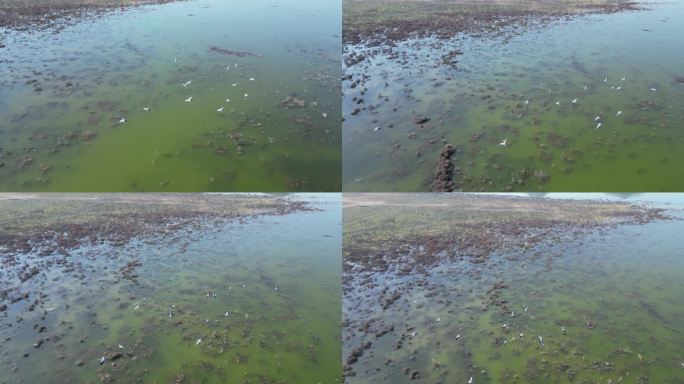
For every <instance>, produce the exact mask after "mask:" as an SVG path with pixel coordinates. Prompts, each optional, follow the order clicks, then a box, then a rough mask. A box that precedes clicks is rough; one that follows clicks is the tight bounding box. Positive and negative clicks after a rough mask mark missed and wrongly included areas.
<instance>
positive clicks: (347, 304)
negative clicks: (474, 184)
mask: <svg viewBox="0 0 684 384" xmlns="http://www.w3.org/2000/svg"><path fill="white" fill-rule="evenodd" d="M421 195H424V194H404V196H400V195H395V194H349V195H347V196H345V197H344V207H345V215H344V220H345V225H344V228H345V233H344V235H343V238H344V242H343V261H344V262H343V268H344V270H343V303H344V304H343V306H344V308H345V312H344V313H345V319H344V323H343V346H344V347H343V358H344V359H345V366H344V375H345V381H346V382H356V381H355V380H354V379H353V378H354V377H355V376H361V377H365V376H364V375H376V374H377V375H382V377H384V380H385V381H387V380H389V381H397V380H399V381H401V382H403V381H406V382H409V381H413V380H419V381H425V382H433V381H431V379H429V378H434V377H435V376H437V377H439V380H440V381H438V382H450V381H449V380H450V378H451V380H453V376H450V375H452V374H453V371H454V369H456V370H457V371H458V368H457V367H456V368H455V367H453V366H452V367H449V365H448V364H445V362H440V361H436V360H434V359H433V362H432V369H431V372H426V371H425V366H424V364H425V363H424V362H420V359H418V358H417V355H418V351H419V350H420V348H421V347H420V345H421V342H420V341H415V340H414V338H415V337H416V334H417V333H421V332H422V334H424V335H425V334H427V333H428V332H433V331H434V330H436V329H438V328H436V327H437V326H438V324H439V321H440V318H439V317H432V316H429V315H426V316H423V317H425V318H426V320H425V321H424V322H423V323H421V325H420V326H418V327H417V326H416V324H415V323H414V322H411V321H409V319H412V318H413V317H414V316H418V313H415V312H414V311H415V308H416V307H415V306H416V305H417V308H422V306H423V305H425V303H427V302H430V303H432V304H431V305H432V306H434V307H436V308H438V309H439V310H440V311H442V313H444V311H446V312H448V313H453V316H457V314H458V313H459V312H461V311H463V310H472V311H474V312H479V313H485V312H489V311H491V312H492V315H491V316H493V317H495V318H499V317H500V318H502V319H506V318H510V317H511V316H513V315H512V314H513V313H514V312H515V311H517V309H514V308H510V307H509V303H508V299H507V297H506V295H505V292H506V290H507V289H508V287H509V285H510V284H515V282H510V281H504V280H500V279H498V278H491V279H489V280H488V279H487V276H488V275H489V274H493V271H495V270H497V269H499V268H506V269H508V268H516V267H514V266H517V267H521V268H523V269H525V270H527V268H528V267H529V269H530V270H535V271H537V270H538V272H535V273H547V272H550V271H551V269H552V268H553V265H554V260H555V259H556V258H557V257H559V256H560V252H561V251H560V250H561V249H563V247H564V246H569V245H570V244H577V242H580V243H581V242H582V240H583V239H585V238H586V237H587V236H589V235H591V234H599V235H600V234H602V233H606V232H607V231H611V230H612V229H614V228H616V227H618V226H622V225H641V224H647V223H651V222H654V221H658V220H669V219H671V218H670V217H669V216H668V215H667V214H666V213H665V211H664V210H662V209H658V208H652V207H647V206H643V205H635V204H630V203H620V202H618V203H615V202H607V201H573V200H552V199H545V198H537V197H534V198H528V197H525V198H517V197H502V196H487V195H484V196H482V195H480V196H476V195H460V196H459V197H458V198H455V197H454V196H453V195H450V194H432V195H431V196H429V197H423V198H419V197H421ZM566 244H567V245H566ZM530 273H532V272H530ZM450 281H451V282H453V281H459V282H462V283H463V284H465V286H466V288H460V289H457V288H454V287H453V286H452V285H453V284H452V285H450V284H451V283H449V282H450ZM468 286H470V288H467V287H468ZM454 291H457V292H461V293H459V294H458V295H456V297H460V296H461V295H462V296H463V298H464V300H465V298H467V297H478V298H480V300H481V304H480V306H481V307H480V308H470V309H468V308H461V307H459V306H458V305H459V304H458V303H453V302H452V300H454V293H453V292H454ZM416 299H419V300H424V302H422V301H419V303H418V304H416V301H415V300H416ZM466 302H467V301H464V303H463V304H462V305H465V303H466ZM411 303H413V304H411ZM455 305H456V306H455ZM412 308H414V309H412ZM433 309H434V308H433ZM425 310H426V311H427V310H428V309H427V308H425ZM420 317H421V316H418V318H420ZM502 321H505V320H502ZM587 324H589V325H587ZM587 324H584V326H585V328H591V327H593V323H591V322H589V323H587ZM431 330H432V331H431ZM464 331H465V330H464ZM504 331H505V329H504ZM448 336H449V338H450V340H449V342H448V344H450V345H460V344H461V342H462V341H460V340H459V339H460V337H461V335H460V334H457V333H456V332H454V333H453V334H451V333H450V334H449V335H448ZM494 336H496V338H495V337H494ZM505 340H506V339H505V337H503V336H500V335H493V336H492V343H493V344H494V345H502V344H504V343H505ZM376 346H377V347H376ZM376 348H379V349H378V350H376ZM386 348H390V350H394V351H396V352H394V353H392V354H393V356H392V357H388V358H387V359H385V360H386V361H385V367H384V368H382V369H380V368H379V367H378V366H377V365H374V364H377V363H378V362H379V360H377V357H378V356H383V355H384V354H385V353H384V352H381V351H383V350H384V349H386ZM404 350H407V351H406V352H402V351H404ZM395 353H396V355H395ZM398 356H404V357H403V358H399V357H398ZM453 358H454V359H463V360H464V361H468V362H469V363H468V365H469V368H468V371H470V372H471V373H468V375H466V377H468V376H469V375H471V374H472V373H473V372H477V373H480V370H479V368H478V367H477V366H474V363H473V360H472V356H470V354H466V355H463V356H459V357H453ZM374 359H375V360H374ZM373 361H375V363H373ZM461 369H464V368H461ZM450 371H451V372H450ZM381 372H382V373H381ZM464 374H465V373H464ZM481 374H482V375H486V372H483V373H481ZM390 377H392V378H391V379H390ZM530 377H534V376H533V375H532V376H530ZM535 378H536V377H535ZM528 379H529V378H528Z"/></svg>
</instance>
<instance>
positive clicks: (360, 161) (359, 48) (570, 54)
mask: <svg viewBox="0 0 684 384" xmlns="http://www.w3.org/2000/svg"><path fill="white" fill-rule="evenodd" d="M350 2H351V0H350ZM427 3H429V2H427ZM456 3H459V2H458V1H457V2H456ZM515 3H516V4H518V2H515ZM522 3H523V4H524V2H522ZM632 8H639V9H632ZM682 17H684V2H683V1H679V0H677V1H656V2H645V3H638V4H636V5H635V6H634V7H632V6H630V9H626V10H621V11H619V12H614V13H613V12H608V13H603V12H601V13H597V14H592V13H588V14H581V15H574V16H567V17H566V16H564V17H546V16H545V17H537V16H534V15H524V14H523V15H515V16H514V17H512V18H506V17H503V16H501V17H496V15H495V16H494V17H493V19H490V20H488V21H487V22H486V23H483V24H482V26H483V28H482V29H484V30H482V29H478V30H477V31H471V30H470V29H468V30H466V31H464V32H459V31H458V30H456V31H455V32H453V34H451V35H448V33H447V34H446V35H447V36H445V32H444V31H439V32H436V33H439V34H440V36H439V37H433V36H429V35H430V33H429V32H426V33H427V34H428V36H421V37H418V36H416V35H415V34H409V33H407V34H402V31H401V28H402V27H401V25H400V24H399V25H400V27H397V28H398V29H396V28H395V29H392V30H390V31H387V32H386V33H385V35H382V34H380V37H378V35H373V34H370V33H366V34H365V35H364V34H361V36H360V37H359V36H358V35H356V34H351V33H350V32H348V31H347V29H345V34H347V35H345V45H344V55H343V56H344V57H343V58H344V62H345V66H344V74H343V79H344V80H343V87H342V88H343V95H344V96H343V118H344V123H343V153H344V160H343V186H344V190H345V191H427V190H429V188H430V185H431V181H432V177H433V174H434V170H435V166H436V164H437V162H438V159H439V151H440V149H441V148H442V147H444V145H445V144H451V145H453V146H454V147H455V154H454V156H453V158H452V161H453V164H454V167H455V170H454V174H453V177H454V182H455V186H454V189H455V190H463V191H488V192H491V191H539V190H541V191H616V190H617V191H680V190H682V188H684V181H683V180H684V179H683V178H682V177H676V176H677V175H681V170H680V169H679V164H681V163H682V162H684V152H682V151H681V147H682V144H683V142H684V136H683V132H684V131H682V127H684V70H683V69H682V63H683V62H684V40H683V39H682V36H684V24H682V23H680V22H677V20H679V19H681V18H682ZM345 22H346V20H345ZM346 27H347V26H346V25H345V28H346ZM409 27H415V25H409ZM426 28H429V27H426ZM464 29H465V27H464ZM357 32H358V30H357ZM447 32H448V31H447ZM394 35H399V36H398V37H396V36H394Z"/></svg>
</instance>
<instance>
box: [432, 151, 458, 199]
mask: <svg viewBox="0 0 684 384" xmlns="http://www.w3.org/2000/svg"><path fill="white" fill-rule="evenodd" d="M454 153H456V149H455V148H454V147H453V146H452V145H451V144H447V145H446V146H445V147H444V148H442V150H441V151H440V152H439V161H438V162H437V167H436V168H435V177H434V179H433V180H432V184H431V185H430V191H432V192H453V191H454V189H455V188H456V184H455V183H454V163H453V162H452V161H451V158H452V156H453V155H454Z"/></svg>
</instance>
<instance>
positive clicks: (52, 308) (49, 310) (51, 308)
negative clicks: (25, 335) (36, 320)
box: [45, 307, 57, 312]
mask: <svg viewBox="0 0 684 384" xmlns="http://www.w3.org/2000/svg"><path fill="white" fill-rule="evenodd" d="M55 309H57V308H55V307H50V308H46V309H45V312H52V311H54V310H55Z"/></svg>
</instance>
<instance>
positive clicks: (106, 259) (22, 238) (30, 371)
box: [0, 194, 341, 383]
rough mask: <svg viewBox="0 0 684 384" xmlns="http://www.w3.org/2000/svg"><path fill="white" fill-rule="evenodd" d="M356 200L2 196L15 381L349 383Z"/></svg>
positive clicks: (0, 331)
mask: <svg viewBox="0 0 684 384" xmlns="http://www.w3.org/2000/svg"><path fill="white" fill-rule="evenodd" d="M340 215H341V207H340V195H339V194H334V195H327V194H324V195H320V194H319V195H211V194H209V195H207V194H203V195H193V194H188V195H184V194H180V195H179V194H154V195H147V194H124V195H105V194H72V195H54V194H48V195H22V194H20V195H7V194H1V195H0V260H1V263H2V264H1V265H0V339H1V340H2V343H0V382H2V383H57V382H59V383H65V382H78V383H95V382H107V383H133V382H140V383H170V382H173V383H198V382H202V383H336V382H339V380H340V376H341V363H340V362H341V357H340V325H339V324H340V322H341V313H340V305H341V303H340V300H341V282H340V273H341V272H340V268H341V260H340V253H341V238H340V236H341V229H340V225H341V216H340Z"/></svg>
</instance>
